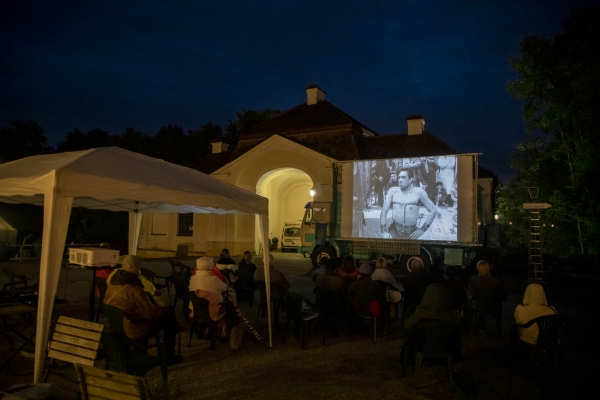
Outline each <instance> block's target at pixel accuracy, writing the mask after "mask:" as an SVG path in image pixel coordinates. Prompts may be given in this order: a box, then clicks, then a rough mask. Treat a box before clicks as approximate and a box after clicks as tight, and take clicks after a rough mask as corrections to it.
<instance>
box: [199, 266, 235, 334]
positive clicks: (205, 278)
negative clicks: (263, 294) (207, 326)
mask: <svg viewBox="0 0 600 400" xmlns="http://www.w3.org/2000/svg"><path fill="white" fill-rule="evenodd" d="M213 269H214V263H213V260H212V258H210V257H200V258H198V259H197V260H196V269H195V270H194V272H193V273H192V276H191V277H190V291H192V292H194V293H195V294H196V296H198V297H202V298H203V299H206V300H208V302H209V304H208V312H209V314H210V318H211V319H212V320H213V321H220V322H219V332H220V335H219V336H220V337H227V332H228V329H227V328H228V327H227V320H226V318H223V317H224V316H225V314H226V313H227V306H226V304H225V299H224V297H223V293H227V289H228V287H227V283H226V282H224V281H223V279H224V278H223V279H220V277H219V276H215V274H214V272H213ZM217 272H218V270H217ZM190 309H191V310H192V316H193V312H194V310H193V308H192V307H191V303H190Z"/></svg>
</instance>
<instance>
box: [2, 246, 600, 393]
mask: <svg viewBox="0 0 600 400" xmlns="http://www.w3.org/2000/svg"><path fill="white" fill-rule="evenodd" d="M275 257H276V264H277V267H278V268H279V269H281V270H282V271H284V272H285V274H286V275H287V276H288V277H289V280H290V282H291V284H292V287H291V290H292V291H296V292H300V293H302V294H303V295H305V296H306V297H307V298H309V299H310V300H314V294H313V293H312V289H313V283H312V280H311V278H310V277H309V276H307V275H306V274H307V273H308V272H309V271H310V269H311V264H310V261H309V260H308V259H302V257H301V256H300V255H298V254H295V253H276V254H275ZM255 261H256V262H257V264H261V263H260V260H258V259H255ZM186 262H187V263H189V264H190V265H193V262H194V261H193V260H192V259H189V260H186ZM147 264H148V267H150V268H151V269H153V270H154V271H155V272H156V273H158V274H169V273H170V267H169V264H168V263H167V261H166V260H147ZM0 266H2V267H5V266H9V267H10V268H12V269H13V270H14V271H16V272H18V273H25V274H27V275H29V276H33V277H37V276H38V274H39V263H38V262H35V261H33V262H22V263H19V262H9V263H0ZM467 274H471V273H470V272H469V273H465V278H468V277H467V276H466V275H467ZM89 275H90V273H89V271H79V270H63V271H62V272H61V277H60V281H59V287H58V292H57V296H58V297H59V298H65V299H67V300H68V306H67V308H66V309H65V310H64V311H63V312H64V313H65V314H66V315H69V316H73V317H76V318H86V316H87V299H88V290H89V277H90V276H89ZM0 279H2V278H0ZM502 280H503V282H504V283H505V284H506V285H507V287H508V288H509V292H510V294H509V299H508V301H507V302H506V303H505V305H504V310H505V312H504V319H503V337H502V338H500V339H498V338H497V337H495V335H493V334H492V333H491V332H492V331H493V330H494V329H493V324H492V323H490V326H489V333H485V334H478V333H476V332H473V331H470V332H465V333H464V334H463V353H464V356H465V361H464V362H463V363H460V364H457V365H455V377H456V382H457V385H455V386H450V385H449V383H448V380H447V375H446V370H445V367H444V366H443V365H436V364H432V363H427V364H425V366H424V367H423V370H422V373H421V380H420V384H419V385H417V386H413V385H412V377H413V372H414V370H413V368H412V367H411V368H409V370H408V374H407V376H404V377H401V376H400V364H399V363H398V358H399V353H400V348H401V346H402V343H403V332H402V329H401V326H400V324H399V323H398V322H396V323H395V325H394V327H393V330H392V334H391V338H390V339H389V340H388V339H387V338H386V337H382V338H380V340H379V341H378V343H377V344H372V343H371V342H370V340H369V336H368V334H366V333H364V334H359V335H356V336H355V337H354V339H353V340H350V339H349V338H348V336H347V335H346V334H345V333H344V332H342V334H340V335H339V336H334V335H333V334H328V335H327V338H326V345H325V346H323V345H322V344H321V340H320V333H319V334H316V333H315V326H314V325H312V326H311V329H310V332H309V343H308V349H307V350H302V348H301V343H300V340H299V339H296V338H294V336H293V335H292V334H291V333H290V334H289V335H288V340H287V342H286V343H285V344H283V343H282V336H283V331H284V327H285V321H286V318H285V317H282V318H281V319H280V321H279V324H277V325H276V326H275V328H274V338H273V348H270V349H268V348H266V347H264V346H263V345H261V344H260V343H258V342H257V341H255V340H254V339H253V338H252V337H251V336H250V334H247V335H246V338H247V341H246V343H245V345H244V346H243V348H241V349H239V350H230V349H229V347H228V345H227V344H223V343H218V345H217V349H216V351H211V350H210V344H209V342H208V341H206V340H196V339H195V338H192V344H191V346H190V347H188V346H187V343H188V339H189V328H190V325H189V323H188V324H186V325H185V326H186V331H185V332H184V333H183V334H182V347H181V352H182V355H183V356H184V362H182V363H181V364H179V365H176V366H173V367H169V385H170V389H171V398H176V399H242V398H243V399H246V398H249V399H305V398H311V397H312V398H341V399H344V398H351V399H357V398H376V399H387V398H390V399H391V398H411V399H413V398H419V399H439V398H441V399H461V398H482V399H483V398H485V399H487V398H491V399H532V398H533V399H535V398H561V399H564V398H575V397H578V398H586V397H591V395H592V393H594V391H595V392H598V389H597V385H596V383H595V380H596V379H597V377H596V373H595V371H596V369H597V367H596V366H595V363H594V361H595V360H596V359H597V356H598V353H599V351H598V350H599V348H598V345H596V344H595V343H596V340H597V337H598V334H600V331H599V329H598V327H597V326H596V325H595V324H593V323H591V321H590V318H592V317H593V316H594V315H593V314H592V313H591V312H590V310H595V309H597V308H596V307H597V303H598V301H597V296H596V295H595V290H596V287H597V283H595V282H590V281H587V280H580V279H578V278H576V277H575V278H574V277H562V278H560V279H559V278H555V279H554V281H551V282H549V283H548V284H547V289H546V290H547V295H548V299H549V301H550V303H551V304H553V305H554V306H556V308H557V309H558V310H559V312H560V313H563V314H567V315H568V316H569V317H570V318H571V325H570V327H569V331H568V335H567V342H566V343H565V349H566V355H567V357H566V365H567V371H566V375H565V376H562V377H561V376H558V375H557V374H555V375H554V376H551V377H531V376H526V375H525V374H524V367H523V366H522V365H517V367H516V368H514V369H509V368H508V351H507V350H508V338H509V330H510V328H509V325H510V321H511V320H512V312H513V310H514V307H515V306H516V304H518V303H519V302H520V301H521V298H522V293H523V291H524V288H525V286H526V284H525V282H524V277H523V276H522V275H520V274H517V273H514V272H511V274H506V275H504V276H502ZM0 283H2V282H0ZM240 308H241V309H242V311H243V312H244V314H245V315H246V316H247V317H248V319H250V320H251V321H254V319H255V318H256V311H257V307H256V304H255V306H254V307H253V308H250V307H248V305H247V304H246V303H242V304H241V305H240ZM177 315H178V318H179V319H180V322H181V324H185V322H184V321H183V315H182V313H181V309H180V308H179V307H178V308H177ZM8 322H9V323H10V324H11V325H12V326H15V327H17V328H18V329H19V330H20V331H21V332H23V333H25V334H27V333H33V329H34V328H33V327H32V326H31V325H30V324H29V323H28V322H27V321H24V320H21V319H11V320H9V321H8ZM101 322H105V323H106V322H107V321H106V320H105V319H103V317H101ZM255 327H256V329H257V330H258V331H259V332H260V333H261V334H262V335H263V337H264V338H265V339H267V338H268V334H267V323H266V320H265V319H260V320H259V321H258V322H257V323H255ZM8 350H9V349H8V342H7V340H6V339H4V338H3V337H2V336H1V335H0V363H1V362H3V361H4V360H5V359H6V357H7V354H8ZM100 365H102V364H101V363H100V362H99V366H100ZM69 369H70V368H69V367H67V368H66V369H65V371H69ZM32 371H33V360H32V359H29V358H26V357H23V356H21V355H17V356H16V357H15V359H13V360H12V361H11V362H10V364H8V366H7V367H6V368H5V369H4V370H3V371H0V390H3V389H6V388H8V387H10V386H11V385H13V384H15V383H29V382H31V376H32ZM147 379H148V383H149V385H150V388H151V394H152V396H153V397H156V398H160V396H161V380H160V375H159V373H158V371H151V372H150V373H149V374H148V375H147ZM50 380H51V381H52V383H53V388H55V390H57V392H58V393H59V397H60V398H63V397H74V396H75V394H76V390H77V384H76V383H74V382H71V381H69V380H67V379H65V378H63V377H61V376H58V375H51V378H50Z"/></svg>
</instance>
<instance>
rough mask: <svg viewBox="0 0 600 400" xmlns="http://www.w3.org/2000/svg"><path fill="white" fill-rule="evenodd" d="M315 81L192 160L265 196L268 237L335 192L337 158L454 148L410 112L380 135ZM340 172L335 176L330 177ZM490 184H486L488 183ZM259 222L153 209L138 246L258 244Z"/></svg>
mask: <svg viewBox="0 0 600 400" xmlns="http://www.w3.org/2000/svg"><path fill="white" fill-rule="evenodd" d="M325 97H326V93H325V92H324V91H323V90H322V89H321V88H319V87H318V86H316V85H311V86H309V87H307V88H306V102H304V103H302V104H299V105H297V106H295V107H293V108H291V109H289V110H287V111H285V112H283V113H282V114H281V115H279V116H278V117H275V118H273V119H271V120H269V121H267V122H265V123H263V124H261V125H259V126H256V127H255V128H253V129H251V130H249V131H246V132H242V133H240V136H239V142H238V144H237V146H236V147H235V149H233V150H229V149H228V145H227V144H226V143H224V142H222V141H215V142H213V143H212V146H213V152H212V154H208V155H207V156H205V157H203V158H202V159H200V160H198V161H197V162H196V163H194V164H193V165H192V168H195V169H197V170H199V171H201V172H204V173H207V174H211V175H213V176H215V177H217V178H218V179H221V180H223V181H225V182H228V183H231V184H233V185H235V186H238V187H240V188H243V189H246V190H248V191H251V192H253V193H257V194H260V195H262V196H265V197H267V198H268V199H269V205H270V215H269V219H270V226H269V237H271V238H273V237H277V238H279V239H280V238H281V233H282V228H283V226H284V224H285V223H289V222H299V221H301V220H302V217H303V214H304V205H305V204H306V203H307V202H309V201H312V200H315V201H331V200H332V198H333V184H334V182H333V180H334V177H333V168H332V165H333V163H334V162H336V161H344V160H369V159H382V158H397V157H424V156H438V155H447V154H456V153H457V151H456V150H455V149H454V148H452V147H451V146H449V145H448V144H446V143H445V142H444V141H442V140H441V139H439V138H438V137H436V136H435V135H433V134H432V133H430V132H427V131H425V130H424V127H425V119H424V118H423V117H422V116H420V115H412V116H410V117H408V118H407V119H406V120H407V132H406V133H403V134H396V135H385V136H383V135H379V134H377V133H376V132H374V131H373V130H372V129H370V128H368V127H367V126H366V125H364V124H362V123H360V122H358V121H357V120H355V119H354V118H352V117H351V116H349V115H348V114H346V113H344V112H343V111H342V110H340V109H339V108H337V107H335V106H334V105H333V104H331V103H330V102H328V101H327V100H326V98H325ZM336 179H341V177H336ZM489 190H491V189H489ZM258 238H259V235H258V222H257V221H256V220H255V217H254V216H251V215H215V214H210V215H200V214H194V215H192V214H189V215H187V214H179V215H177V214H168V215H167V214H156V215H152V216H148V217H145V218H144V219H143V220H142V226H141V230H140V240H139V243H138V254H139V255H141V256H144V257H164V256H173V255H175V254H176V252H177V253H178V254H180V255H183V254H187V255H194V256H195V255H203V254H208V255H217V254H219V252H220V250H221V249H222V248H223V247H228V248H229V249H230V250H231V251H232V254H237V255H239V254H242V253H243V251H245V250H254V251H255V252H257V253H258V252H259V251H260V249H261V243H259V241H258Z"/></svg>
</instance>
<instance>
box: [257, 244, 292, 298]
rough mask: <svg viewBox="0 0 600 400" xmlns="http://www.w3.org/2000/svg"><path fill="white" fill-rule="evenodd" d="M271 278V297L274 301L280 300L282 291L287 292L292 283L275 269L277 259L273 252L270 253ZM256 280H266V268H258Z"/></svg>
mask: <svg viewBox="0 0 600 400" xmlns="http://www.w3.org/2000/svg"><path fill="white" fill-rule="evenodd" d="M269 278H270V281H271V288H272V290H271V297H272V298H273V300H274V301H279V296H280V295H281V293H282V292H287V291H288V289H289V288H290V283H289V282H288V280H287V279H286V277H285V275H284V274H283V273H282V272H281V271H278V270H276V269H275V259H274V258H273V254H271V253H269ZM254 281H255V282H257V281H263V282H265V269H264V268H258V269H257V270H256V272H255V273H254Z"/></svg>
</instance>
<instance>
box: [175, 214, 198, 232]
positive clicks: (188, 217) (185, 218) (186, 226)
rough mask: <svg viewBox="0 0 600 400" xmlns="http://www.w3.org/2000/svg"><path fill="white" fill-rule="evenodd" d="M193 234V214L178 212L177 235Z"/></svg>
mask: <svg viewBox="0 0 600 400" xmlns="http://www.w3.org/2000/svg"><path fill="white" fill-rule="evenodd" d="M193 234H194V214H193V213H188V214H179V223H178V227H177V235H178V236H193Z"/></svg>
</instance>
